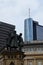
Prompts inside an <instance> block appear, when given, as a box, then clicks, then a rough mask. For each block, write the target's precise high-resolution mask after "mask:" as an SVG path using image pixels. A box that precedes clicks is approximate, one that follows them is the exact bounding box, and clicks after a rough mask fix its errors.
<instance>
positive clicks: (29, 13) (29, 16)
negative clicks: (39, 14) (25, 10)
mask: <svg viewBox="0 0 43 65" xmlns="http://www.w3.org/2000/svg"><path fill="white" fill-rule="evenodd" d="M29 18H30V8H29Z"/></svg>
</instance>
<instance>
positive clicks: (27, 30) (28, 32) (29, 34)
mask: <svg viewBox="0 0 43 65" xmlns="http://www.w3.org/2000/svg"><path fill="white" fill-rule="evenodd" d="M24 40H25V41H32V40H33V21H32V19H31V18H29V19H25V21H24Z"/></svg>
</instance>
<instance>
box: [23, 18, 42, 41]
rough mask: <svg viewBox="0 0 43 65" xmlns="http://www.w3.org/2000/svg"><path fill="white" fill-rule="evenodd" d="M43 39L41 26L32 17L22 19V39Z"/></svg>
mask: <svg viewBox="0 0 43 65" xmlns="http://www.w3.org/2000/svg"><path fill="white" fill-rule="evenodd" d="M33 40H38V41H39V40H43V26H41V25H39V24H38V22H37V21H34V20H32V18H28V19H25V21H24V41H33Z"/></svg>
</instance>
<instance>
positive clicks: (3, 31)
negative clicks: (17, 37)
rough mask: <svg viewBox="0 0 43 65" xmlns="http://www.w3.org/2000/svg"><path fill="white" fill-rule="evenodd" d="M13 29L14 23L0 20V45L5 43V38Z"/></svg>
mask: <svg viewBox="0 0 43 65" xmlns="http://www.w3.org/2000/svg"><path fill="white" fill-rule="evenodd" d="M14 29H15V26H14V25H11V24H7V23H4V22H0V47H1V46H5V45H6V39H7V37H8V35H9V33H11V32H12V31H13V30H14Z"/></svg>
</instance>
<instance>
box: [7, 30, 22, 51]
mask: <svg viewBox="0 0 43 65" xmlns="http://www.w3.org/2000/svg"><path fill="white" fill-rule="evenodd" d="M6 43H7V44H6V45H7V49H8V47H10V50H11V48H19V50H20V51H21V47H22V45H23V38H22V33H20V34H19V35H18V34H16V31H15V30H14V31H13V32H11V33H9V35H8V38H7V40H6Z"/></svg>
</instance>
